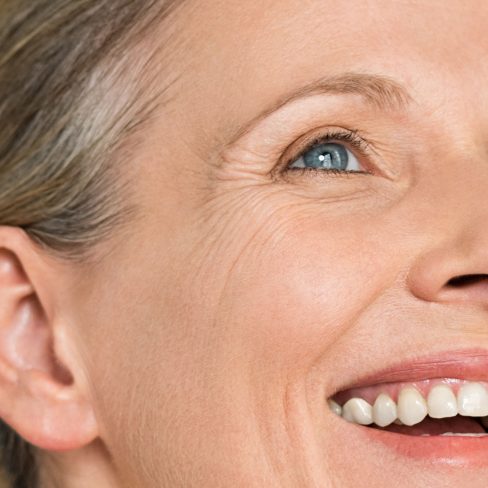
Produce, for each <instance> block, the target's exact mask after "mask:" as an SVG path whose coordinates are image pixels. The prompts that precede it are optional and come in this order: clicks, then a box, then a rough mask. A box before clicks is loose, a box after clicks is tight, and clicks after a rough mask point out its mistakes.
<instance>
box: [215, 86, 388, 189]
mask: <svg viewBox="0 0 488 488" xmlns="http://www.w3.org/2000/svg"><path fill="white" fill-rule="evenodd" d="M371 114H372V111H371V108H369V107H368V105H365V104H364V102H363V103H359V104H358V99H357V98H356V99H351V98H348V99H346V98H345V97H344V96H336V97H334V96H331V95H330V94H329V95H324V94H321V95H316V94H315V95H310V96H306V97H303V98H300V99H296V100H293V101H291V102H289V103H287V104H285V105H284V106H282V107H280V108H279V109H278V110H277V111H276V112H274V113H272V114H270V115H268V116H267V117H266V118H265V119H263V120H261V121H260V122H259V124H258V125H257V126H256V127H254V128H253V130H251V131H250V132H247V133H246V134H244V135H243V136H242V137H241V138H240V139H239V140H238V141H235V142H234V143H233V144H231V145H230V146H229V145H224V146H221V148H220V150H219V160H220V163H219V164H220V165H221V166H222V168H221V169H225V166H227V165H229V164H230V165H234V164H237V165H238V166H239V167H241V168H242V167H249V168H250V169H252V170H253V171H259V172H262V171H264V172H268V171H270V169H268V170H266V169H264V168H265V167H268V168H269V166H270V164H271V162H273V163H274V164H273V165H274V166H278V162H279V161H280V160H281V158H282V156H283V154H284V153H285V152H286V150H287V148H288V147H289V146H291V145H292V144H294V143H295V142H296V141H297V140H299V139H300V138H301V137H303V135H304V134H307V133H310V132H311V131H314V130H318V129H320V128H321V127H322V128H324V130H325V128H327V127H329V128H332V127H335V128H342V129H346V130H352V129H357V128H360V129H361V130H360V132H361V133H362V136H363V138H365V139H367V141H368V146H369V149H370V150H371V154H372V157H373V156H374V157H375V158H376V157H378V160H377V161H378V162H379V163H381V161H382V158H381V157H380V156H379V155H378V154H377V151H376V150H375V147H376V144H377V142H378V141H376V139H375V138H374V137H371V136H370V134H369V131H367V132H366V133H365V132H364V130H363V129H364V128H366V127H367V126H368V124H370V123H372V121H373V119H372V115H371ZM383 116H384V117H385V119H386V120H388V116H387V114H386V113H384V114H383ZM378 119H379V113H378V112H374V121H375V123H376V121H377V120H378ZM375 167H377V168H378V170H377V171H376V173H377V174H378V175H383V176H386V177H387V178H389V179H392V178H394V177H395V171H394V170H393V169H392V168H389V167H388V165H386V164H384V165H381V167H380V166H376V165H375Z"/></svg>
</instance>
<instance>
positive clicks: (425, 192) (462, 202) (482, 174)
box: [408, 138, 488, 310]
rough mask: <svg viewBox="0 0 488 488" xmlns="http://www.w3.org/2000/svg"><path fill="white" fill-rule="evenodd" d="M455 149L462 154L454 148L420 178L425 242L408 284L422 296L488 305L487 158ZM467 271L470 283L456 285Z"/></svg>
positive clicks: (420, 215)
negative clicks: (446, 156) (480, 157)
mask: <svg viewBox="0 0 488 488" xmlns="http://www.w3.org/2000/svg"><path fill="white" fill-rule="evenodd" d="M487 139H488V138H487ZM487 145H488V144H487ZM473 147H474V146H473ZM456 154H457V160H456V159H451V158H452V156H453V154H452V153H451V158H449V159H448V160H445V161H444V162H441V164H439V165H435V166H436V168H437V170H434V168H431V169H429V170H428V171H427V173H429V174H428V176H427V175H425V174H424V175H422V177H421V178H419V180H418V181H419V183H418V185H417V187H416V192H417V197H418V201H419V202H420V203H419V206H418V208H417V214H416V217H417V219H416V220H417V223H419V224H420V226H419V228H418V229H417V232H418V233H420V236H419V239H420V242H421V245H420V248H418V249H417V251H416V255H415V258H414V260H413V263H411V266H410V269H409V273H408V285H409V288H410V290H411V292H412V293H413V294H414V295H416V296H417V297H418V298H421V299H423V300H428V301H452V302H456V301H462V302H469V301H473V302H476V303H478V304H479V303H480V302H482V304H483V305H484V306H485V307H486V309H487V310H488V159H484V158H483V160H481V159H477V160H476V161H474V156H473V154H472V153H467V152H466V151H460V152H459V153H458V152H457V151H456ZM420 182H421V183H420ZM473 275H476V276H477V279H475V280H471V277H472V276H473ZM463 276H464V277H468V276H469V277H470V280H464V281H462V282H463V283H465V284H466V283H469V285H468V286H463V287H458V288H456V287H453V286H452V283H455V282H456V283H458V282H461V281H457V280H455V279H457V278H459V277H463Z"/></svg>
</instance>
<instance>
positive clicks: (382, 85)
mask: <svg viewBox="0 0 488 488" xmlns="http://www.w3.org/2000/svg"><path fill="white" fill-rule="evenodd" d="M321 94H326V95H327V94H328V95H359V96H361V97H362V98H363V99H364V100H365V101H366V102H367V103H368V104H370V105H371V106H373V107H375V108H377V109H380V110H404V109H405V108H406V107H407V105H408V104H409V103H410V102H411V101H412V97H411V96H410V94H409V93H408V91H407V89H406V88H405V87H404V86H403V85H402V84H401V83H399V82H398V81H395V80H393V79H391V78H389V77H387V76H384V75H377V74H365V73H355V72H350V73H342V74H339V75H335V76H326V77H323V78H319V79H318V80H315V81H312V82H311V83H309V84H307V85H305V86H302V87H301V88H299V89H298V90H295V91H294V92H292V93H291V94H286V95H284V96H283V97H281V98H280V99H279V100H278V101H277V102H275V103H274V104H273V105H272V106H271V107H270V108H267V109H266V110H264V111H263V112H261V113H260V114H259V115H258V116H256V117H254V118H253V119H252V120H251V121H250V122H248V123H246V124H245V125H244V126H241V127H240V128H239V129H238V130H237V131H236V133H235V135H234V136H233V137H232V139H231V142H229V143H228V144H227V145H228V146H230V145H232V144H233V143H234V142H235V141H237V140H238V139H239V138H240V137H242V136H243V135H244V134H246V133H248V132H249V131H250V130H251V129H252V127H253V126H254V125H256V124H257V123H258V122H259V121H260V120H262V119H264V118H266V117H267V116H268V115H270V114H271V113H273V112H275V111H276V110H278V109H279V108H281V107H283V106H284V105H286V104H288V103H290V102H292V101H294V100H297V99H299V98H303V97H306V96H313V95H321Z"/></svg>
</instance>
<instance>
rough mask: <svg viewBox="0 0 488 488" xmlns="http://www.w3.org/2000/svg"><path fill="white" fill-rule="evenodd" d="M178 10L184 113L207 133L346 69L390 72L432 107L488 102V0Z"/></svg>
mask: <svg viewBox="0 0 488 488" xmlns="http://www.w3.org/2000/svg"><path fill="white" fill-rule="evenodd" d="M178 17H179V22H178V24H179V26H180V36H181V40H182V44H181V45H182V46H183V48H182V51H181V53H182V54H181V56H180V59H181V60H184V66H183V65H182V66H183V68H182V76H181V78H180V81H179V90H180V93H184V94H185V96H184V97H181V98H180V100H179V102H178V105H179V106H178V110H179V111H178V114H181V113H182V111H183V113H184V116H183V119H184V120H183V121H182V124H183V125H184V123H185V122H187V123H188V124H189V125H190V124H191V126H192V127H193V128H195V126H198V127H199V128H200V129H201V130H202V131H204V132H205V133H206V134H211V133H212V131H213V132H214V133H215V132H219V134H224V133H226V132H229V137H230V133H231V132H232V128H233V127H235V126H238V125H239V124H241V123H243V122H244V121H246V120H250V119H252V118H253V117H254V116H255V115H256V113H258V112H259V111H261V110H263V109H265V108H266V107H267V106H270V105H272V102H273V101H276V100H279V99H280V98H283V96H286V94H287V93H289V92H291V91H293V90H297V89H299V88H300V87H301V86H305V85H307V84H308V83H309V82H310V81H312V80H314V79H318V78H321V77H324V76H336V75H340V74H342V73H344V72H359V73H373V74H379V75H386V76H389V77H392V78H393V79H395V80H397V81H399V82H401V83H403V84H404V85H405V86H407V87H408V89H409V90H410V92H411V93H412V95H413V97H414V98H415V99H416V100H418V101H420V102H421V104H424V105H425V106H427V105H428V106H429V110H431V111H433V110H438V108H439V107H440V106H442V105H443V104H444V103H445V102H446V101H448V102H449V103H450V104H452V103H454V102H456V100H455V99H453V92H456V96H458V95H459V93H461V92H462V93H463V96H462V97H461V99H459V103H462V104H465V105H470V104H475V105H476V106H477V107H478V110H486V108H488V107H486V106H484V105H487V106H488V100H486V98H487V97H483V96H481V95H482V94H483V92H484V91H485V80H486V79H487V76H488V56H486V53H487V52H488V29H487V27H488V3H486V2H483V1H473V0H471V1H470V0H448V1H446V0H417V1H415V0H395V1H391V0H376V1H375V0H371V1H364V0H347V1H346V0H246V1H245V2H242V1H241V0H239V1H238V0H222V1H221V0H199V1H196V2H189V3H188V4H187V6H184V7H183V8H182V9H181V10H180V12H179V16H178ZM426 104H427V105H426Z"/></svg>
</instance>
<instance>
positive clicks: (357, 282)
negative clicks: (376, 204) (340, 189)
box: [220, 217, 397, 369]
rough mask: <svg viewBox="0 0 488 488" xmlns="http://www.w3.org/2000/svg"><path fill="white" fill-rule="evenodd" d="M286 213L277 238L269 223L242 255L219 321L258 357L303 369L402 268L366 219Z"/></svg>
mask: <svg viewBox="0 0 488 488" xmlns="http://www.w3.org/2000/svg"><path fill="white" fill-rule="evenodd" d="M283 220H284V221H285V223H283V222H281V223H278V224H277V227H279V229H280V230H279V232H278V233H277V234H279V237H278V238H276V237H273V236H272V235H271V234H272V231H273V228H274V227H275V226H273V228H271V227H269V228H268V229H267V230H266V231H264V232H261V233H260V234H259V235H258V236H257V237H256V238H255V239H254V241H253V242H252V243H250V244H249V245H248V247H247V249H246V250H245V252H243V253H242V254H241V255H240V259H239V261H238V262H237V264H236V265H235V266H234V268H233V270H232V272H231V275H230V277H229V278H228V281H227V283H228V285H227V288H226V291H225V296H224V299H223V304H224V307H223V311H224V314H225V316H224V317H221V319H220V320H223V321H226V322H227V323H228V322H231V323H233V324H234V326H235V328H236V329H237V330H240V331H241V332H242V337H240V338H239V341H240V342H241V343H247V346H248V348H249V350H250V351H252V354H253V355H254V356H255V360H260V359H261V360H264V361H268V360H269V358H270V357H272V358H273V362H272V364H275V365H276V364H277V362H278V363H281V364H282V365H283V364H287V365H292V366H293V368H295V369H296V368H297V366H298V365H300V364H301V365H303V366H306V365H307V364H310V361H311V360H313V359H314V358H316V357H317V355H318V354H323V353H324V351H326V350H327V349H328V348H330V347H331V345H332V344H333V343H334V342H335V341H336V340H337V339H338V338H339V337H340V336H342V335H344V334H345V333H347V330H348V328H349V327H350V326H351V325H352V324H353V323H355V321H356V320H357V319H358V316H359V315H360V314H361V313H362V312H364V310H365V309H366V308H367V307H368V305H369V304H371V303H372V302H373V301H374V300H375V299H376V298H377V297H378V295H379V294H380V293H381V291H382V290H384V288H385V287H387V286H388V285H389V284H390V282H391V279H392V278H393V275H394V273H395V272H396V271H397V268H396V267H395V266H394V263H393V261H394V258H393V256H389V257H388V256H387V255H386V254H385V251H383V250H382V249H381V246H380V245H378V243H379V242H381V241H382V236H381V231H378V230H376V231H375V233H374V235H372V233H371V229H372V228H373V225H374V224H373V223H371V222H369V223H368V222H367V221H365V219H364V218H362V219H351V218H349V219H348V220H346V219H342V220H337V221H334V220H333V219H330V220H327V221H326V222H324V221H323V220H322V221H320V219H318V218H317V217H315V219H309V220H307V221H306V222H305V223H303V222H302V223H301V224H300V225H297V223H296V221H295V222H294V221H292V219H288V221H287V218H286V217H285V218H284V219H283ZM384 241H385V242H386V238H385V239H384ZM389 248H390V249H391V242H390V246H389ZM389 252H390V253H391V250H390V251H389ZM268 364H271V363H269V362H268Z"/></svg>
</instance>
